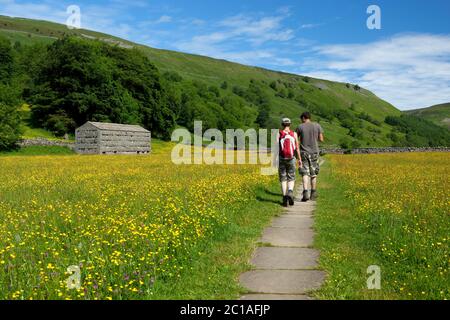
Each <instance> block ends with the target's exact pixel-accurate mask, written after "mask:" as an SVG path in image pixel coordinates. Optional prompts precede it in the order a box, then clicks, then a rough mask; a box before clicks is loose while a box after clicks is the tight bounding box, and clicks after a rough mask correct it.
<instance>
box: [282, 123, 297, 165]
mask: <svg viewBox="0 0 450 320" xmlns="http://www.w3.org/2000/svg"><path fill="white" fill-rule="evenodd" d="M296 148H297V146H296V143H295V134H294V131H292V130H291V131H289V132H286V131H284V130H281V131H280V157H281V158H283V159H293V158H294V157H295V153H294V152H295V149H296Z"/></svg>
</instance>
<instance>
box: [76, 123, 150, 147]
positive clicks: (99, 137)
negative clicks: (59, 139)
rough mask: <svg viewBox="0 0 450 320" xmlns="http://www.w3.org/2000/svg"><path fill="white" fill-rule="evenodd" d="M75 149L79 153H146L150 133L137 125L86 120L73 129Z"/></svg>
mask: <svg viewBox="0 0 450 320" xmlns="http://www.w3.org/2000/svg"><path fill="white" fill-rule="evenodd" d="M75 150H76V152H77V153H80V154H148V153H150V152H151V133H150V131H148V130H146V129H144V128H142V127H140V126H137V125H125V124H116V123H102V122H86V123H85V124H84V125H82V126H81V127H79V128H78V129H76V130H75Z"/></svg>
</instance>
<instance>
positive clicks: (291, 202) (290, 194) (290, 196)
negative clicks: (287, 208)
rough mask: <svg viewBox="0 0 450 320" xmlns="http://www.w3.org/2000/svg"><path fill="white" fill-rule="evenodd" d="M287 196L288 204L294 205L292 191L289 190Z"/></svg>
mask: <svg viewBox="0 0 450 320" xmlns="http://www.w3.org/2000/svg"><path fill="white" fill-rule="evenodd" d="M287 197H288V200H289V205H291V206H293V205H294V191H292V190H289V192H288V195H287Z"/></svg>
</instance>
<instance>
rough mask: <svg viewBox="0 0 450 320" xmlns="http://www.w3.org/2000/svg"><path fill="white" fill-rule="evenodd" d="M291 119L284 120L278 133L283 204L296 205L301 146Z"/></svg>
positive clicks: (279, 170)
mask: <svg viewBox="0 0 450 320" xmlns="http://www.w3.org/2000/svg"><path fill="white" fill-rule="evenodd" d="M291 125H292V123H291V120H290V119H288V118H284V119H283V120H282V123H281V126H282V129H281V130H280V132H279V134H278V141H279V166H278V172H279V176H280V183H281V189H282V191H283V206H285V207H287V206H288V203H289V205H291V206H293V205H294V188H295V171H296V160H295V158H297V159H298V161H299V166H300V167H301V158H300V148H299V141H298V136H297V133H296V132H294V131H293V130H291Z"/></svg>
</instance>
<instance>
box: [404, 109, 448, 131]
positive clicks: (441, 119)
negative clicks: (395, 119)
mask: <svg viewBox="0 0 450 320" xmlns="http://www.w3.org/2000/svg"><path fill="white" fill-rule="evenodd" d="M406 113H407V114H409V115H412V116H416V117H421V118H424V119H426V120H429V121H431V122H433V123H435V124H437V125H438V126H441V127H445V128H447V129H449V130H450V103H443V104H438V105H435V106H432V107H429V108H424V109H417V110H410V111H406Z"/></svg>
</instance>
